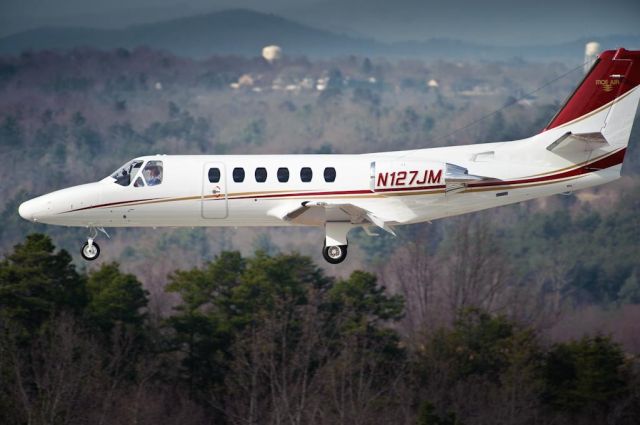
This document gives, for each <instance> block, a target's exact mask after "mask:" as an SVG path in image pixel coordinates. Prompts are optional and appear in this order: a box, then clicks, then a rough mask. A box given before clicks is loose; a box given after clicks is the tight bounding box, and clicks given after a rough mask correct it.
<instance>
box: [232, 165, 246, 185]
mask: <svg viewBox="0 0 640 425" xmlns="http://www.w3.org/2000/svg"><path fill="white" fill-rule="evenodd" d="M233 181H234V182H236V183H242V182H243V181H244V168H242V167H236V168H234V169H233Z"/></svg>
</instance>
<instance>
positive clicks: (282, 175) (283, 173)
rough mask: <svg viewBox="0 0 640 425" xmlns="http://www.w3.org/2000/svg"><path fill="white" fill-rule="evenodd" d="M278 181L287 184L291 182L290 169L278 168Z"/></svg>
mask: <svg viewBox="0 0 640 425" xmlns="http://www.w3.org/2000/svg"><path fill="white" fill-rule="evenodd" d="M278 181H279V182H280V183H286V182H288V181H289V169H288V168H284V167H283V168H278Z"/></svg>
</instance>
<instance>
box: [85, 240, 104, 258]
mask: <svg viewBox="0 0 640 425" xmlns="http://www.w3.org/2000/svg"><path fill="white" fill-rule="evenodd" d="M80 255H82V258H84V259H85V260H87V261H93V260H95V259H96V258H98V256H99V255H100V246H99V245H98V244H97V243H95V242H94V241H93V239H91V238H89V240H88V241H87V242H85V243H84V245H83V246H82V249H81V250H80Z"/></svg>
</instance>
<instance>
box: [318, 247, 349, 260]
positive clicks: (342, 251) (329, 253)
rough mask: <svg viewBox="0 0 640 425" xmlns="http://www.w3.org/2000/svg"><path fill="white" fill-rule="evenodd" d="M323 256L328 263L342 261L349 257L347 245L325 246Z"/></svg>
mask: <svg viewBox="0 0 640 425" xmlns="http://www.w3.org/2000/svg"><path fill="white" fill-rule="evenodd" d="M322 256H323V257H324V259H325V260H327V262H328V263H331V264H339V263H342V262H343V261H344V259H345V258H347V245H333V246H325V247H324V248H322Z"/></svg>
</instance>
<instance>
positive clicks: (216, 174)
mask: <svg viewBox="0 0 640 425" xmlns="http://www.w3.org/2000/svg"><path fill="white" fill-rule="evenodd" d="M219 181H220V169H219V168H209V183H218V182H219Z"/></svg>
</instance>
